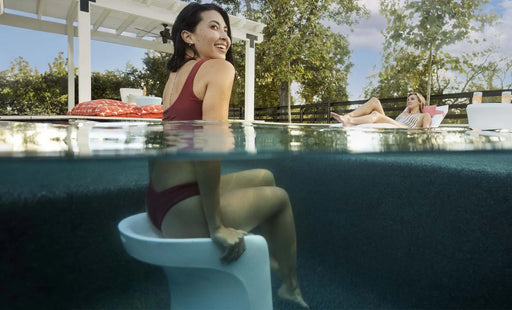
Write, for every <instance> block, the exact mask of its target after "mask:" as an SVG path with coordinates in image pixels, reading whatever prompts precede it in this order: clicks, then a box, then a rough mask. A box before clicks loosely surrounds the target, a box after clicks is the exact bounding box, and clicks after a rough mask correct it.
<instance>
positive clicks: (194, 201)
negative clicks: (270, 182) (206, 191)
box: [162, 186, 289, 238]
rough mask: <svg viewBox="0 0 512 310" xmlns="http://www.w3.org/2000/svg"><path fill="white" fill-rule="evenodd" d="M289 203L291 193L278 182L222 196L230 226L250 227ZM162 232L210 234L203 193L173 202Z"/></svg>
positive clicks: (224, 216) (175, 235) (182, 235)
mask: <svg viewBox="0 0 512 310" xmlns="http://www.w3.org/2000/svg"><path fill="white" fill-rule="evenodd" d="M287 204H288V205H289V199H288V194H287V193H286V191H284V190H283V189H281V188H278V187H275V186H259V187H250V188H241V189H236V190H231V191H229V192H227V193H224V194H221V197H220V209H221V217H222V222H223V224H224V225H225V226H227V227H232V228H236V229H242V230H245V231H250V230H252V229H254V228H255V227H256V226H258V225H259V224H261V223H262V222H264V221H265V220H266V219H268V218H269V217H271V216H272V215H274V214H275V213H277V212H279V211H280V210H281V209H282V208H283V207H285V206H286V205H287ZM162 234H163V236H164V237H167V238H205V237H210V233H209V231H208V223H207V222H206V218H205V216H204V211H203V208H202V204H201V198H200V196H194V197H191V198H188V199H186V200H183V201H181V202H179V203H178V204H176V205H175V206H173V207H172V208H171V209H170V210H169V212H167V214H166V215H165V217H164V219H163V221H162Z"/></svg>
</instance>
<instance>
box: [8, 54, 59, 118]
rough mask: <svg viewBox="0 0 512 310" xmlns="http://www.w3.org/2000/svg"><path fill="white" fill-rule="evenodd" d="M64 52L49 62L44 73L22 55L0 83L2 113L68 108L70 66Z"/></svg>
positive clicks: (51, 111) (54, 110)
mask: <svg viewBox="0 0 512 310" xmlns="http://www.w3.org/2000/svg"><path fill="white" fill-rule="evenodd" d="M62 55H63V53H59V55H58V56H57V57H56V58H55V59H54V61H53V63H51V64H48V71H46V72H44V73H42V74H40V73H39V72H38V71H37V70H35V69H32V68H30V65H29V63H28V62H27V61H26V60H24V59H23V58H22V57H18V58H16V59H15V60H14V61H12V62H11V67H10V68H9V69H8V70H7V72H6V74H5V75H4V76H3V78H2V80H0V81H1V82H2V83H1V84H0V113H2V114H39V115H50V114H63V113H65V112H66V110H67V99H68V95H67V93H68V91H67V70H66V67H65V63H66V62H65V59H64V58H63V56H62Z"/></svg>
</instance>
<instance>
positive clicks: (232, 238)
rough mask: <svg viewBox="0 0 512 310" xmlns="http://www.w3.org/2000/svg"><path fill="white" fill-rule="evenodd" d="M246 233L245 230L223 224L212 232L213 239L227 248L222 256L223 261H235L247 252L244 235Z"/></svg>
mask: <svg viewBox="0 0 512 310" xmlns="http://www.w3.org/2000/svg"><path fill="white" fill-rule="evenodd" d="M246 235H247V232H245V231H243V230H237V229H234V228H229V227H224V226H221V227H220V228H219V229H217V230H216V231H215V233H213V234H212V239H213V241H215V242H218V243H220V244H221V245H222V246H224V248H225V251H224V253H223V254H222V257H221V260H222V261H225V262H232V261H235V260H237V259H238V258H239V257H240V256H241V255H242V254H243V253H244V252H245V241H244V236H246Z"/></svg>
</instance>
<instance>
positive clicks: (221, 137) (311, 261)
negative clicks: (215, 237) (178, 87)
mask: <svg viewBox="0 0 512 310" xmlns="http://www.w3.org/2000/svg"><path fill="white" fill-rule="evenodd" d="M511 151H512V132H509V131H473V130H470V129H468V128H467V127H456V126H453V127H450V126H448V127H441V128H431V129H409V130H407V129H383V128H371V127H350V128H342V127H338V126H336V125H327V124H325V125H314V124H309V125H302V124H301V125H298V124H288V125H283V124H274V123H263V122H261V123H259V122H253V123H249V122H206V121H195V122H176V123H160V122H154V123H152V122H92V121H71V122H69V123H68V122H67V121H66V122H62V123H43V122H0V175H1V179H2V182H1V183H2V186H1V187H0V197H1V198H0V208H1V212H2V215H1V216H0V227H2V233H1V234H0V239H1V243H2V245H3V249H4V253H3V255H2V256H1V263H0V266H1V275H2V278H3V279H4V283H5V284H4V289H3V290H2V291H1V293H0V296H1V297H0V307H1V308H3V309H30V308H36V307H37V308H55V309H59V308H64V309H168V305H169V293H168V289H167V281H166V278H165V275H164V273H163V272H162V270H161V268H159V267H157V266H152V265H149V264H146V263H143V262H139V261H137V260H135V259H134V258H132V257H131V256H129V255H128V254H127V253H126V251H125V250H124V249H123V246H122V243H121V241H120V237H119V232H118V230H117V224H118V223H119V221H121V220H122V219H123V218H126V217H128V216H130V215H133V214H136V213H140V212H145V191H146V188H147V186H148V182H149V179H148V161H151V160H156V159H158V160H169V161H180V160H212V159H214V160H216V159H218V160H221V161H222V172H223V173H230V172H235V171H241V170H246V169H253V168H265V169H268V170H270V171H271V172H272V173H273V174H274V177H275V180H276V183H277V185H278V186H279V187H282V188H284V189H285V190H286V191H287V192H288V194H289V197H290V201H291V204H292V208H293V213H294V218H295V225H296V230H297V252H298V257H297V259H298V266H297V268H298V277H299V280H300V282H301V289H302V294H303V295H304V299H305V300H306V301H307V302H308V303H309V305H310V307H311V308H312V309H340V308H349V309H353V308H358V309H382V308H387V309H389V308H393V309H396V308H428V309H438V308H488V309H502V308H509V307H510V305H512V297H510V294H509V292H510V291H511V290H512V251H510V249H511V248H512V241H511V239H510V235H511V233H512V231H511V230H512V229H511V226H510V223H511V222H512V208H511V206H512V181H511V180H512V156H511V155H512V152H511ZM257 232H258V231H256V233H257ZM272 287H273V295H274V298H273V303H274V309H295V308H294V306H293V305H292V304H289V303H286V302H283V301H281V300H279V299H278V298H277V294H276V293H275V292H276V290H277V288H278V287H279V279H278V278H277V277H275V276H272ZM27 296H30V298H27Z"/></svg>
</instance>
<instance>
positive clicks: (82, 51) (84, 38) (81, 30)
mask: <svg viewBox="0 0 512 310" xmlns="http://www.w3.org/2000/svg"><path fill="white" fill-rule="evenodd" d="M90 100H91V14H90V13H89V0H80V6H79V8H78V102H79V103H80V102H84V101H90Z"/></svg>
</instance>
